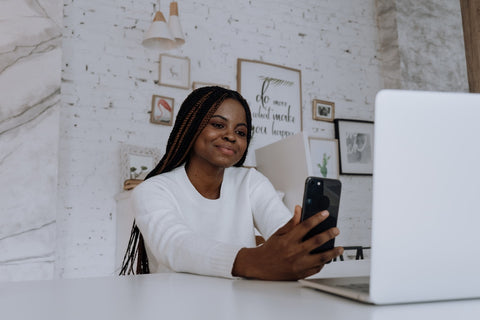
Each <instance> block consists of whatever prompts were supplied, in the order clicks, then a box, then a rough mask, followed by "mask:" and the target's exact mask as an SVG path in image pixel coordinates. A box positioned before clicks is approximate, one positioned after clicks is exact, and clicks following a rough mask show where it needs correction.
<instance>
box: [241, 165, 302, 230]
mask: <svg viewBox="0 0 480 320" xmlns="http://www.w3.org/2000/svg"><path fill="white" fill-rule="evenodd" d="M250 170H251V172H250V181H249V183H250V199H251V203H252V210H253V217H254V221H255V227H256V228H257V229H258V231H260V233H261V234H262V236H263V237H264V238H265V239H268V238H270V236H271V235H272V234H274V233H275V231H277V230H278V229H279V228H280V227H282V226H283V225H284V224H286V223H287V222H288V221H289V220H290V219H291V218H292V216H293V213H290V211H289V210H288V208H287V207H286V206H285V204H284V203H283V202H282V200H281V199H280V197H279V196H278V194H277V192H276V190H275V188H274V187H273V185H272V184H271V182H270V181H269V180H268V179H267V178H266V177H265V176H264V175H262V174H261V173H260V172H258V171H257V170H255V169H250Z"/></svg>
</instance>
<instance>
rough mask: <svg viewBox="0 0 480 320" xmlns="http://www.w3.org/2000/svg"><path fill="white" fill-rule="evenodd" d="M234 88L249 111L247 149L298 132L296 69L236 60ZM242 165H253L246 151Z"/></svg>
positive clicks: (299, 110)
mask: <svg viewBox="0 0 480 320" xmlns="http://www.w3.org/2000/svg"><path fill="white" fill-rule="evenodd" d="M237 90H238V91H239V92H240V93H241V94H242V96H243V97H244V98H245V99H246V100H247V102H248V104H249V105H250V109H251V110H252V125H253V135H252V141H251V142H250V150H252V151H254V150H255V149H257V148H261V147H263V146H265V145H267V144H270V143H273V142H276V141H278V140H280V139H283V138H285V137H288V136H290V135H294V134H296V133H298V132H301V131H302V84H301V72H300V70H297V69H293V68H288V67H284V66H279V65H275V64H271V63H266V62H262V61H253V60H244V59H238V60H237ZM245 165H246V166H255V152H249V153H248V155H247V158H246V160H245Z"/></svg>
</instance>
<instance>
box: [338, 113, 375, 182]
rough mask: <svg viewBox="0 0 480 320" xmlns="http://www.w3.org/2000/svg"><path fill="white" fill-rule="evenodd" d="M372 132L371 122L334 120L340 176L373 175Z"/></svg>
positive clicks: (372, 125)
mask: <svg viewBox="0 0 480 320" xmlns="http://www.w3.org/2000/svg"><path fill="white" fill-rule="evenodd" d="M373 132H374V124H373V122H372V121H362V120H347V119H335V138H336V139H338V145H339V148H338V149H339V156H340V174H351V175H372V174H373V148H374V145H373Z"/></svg>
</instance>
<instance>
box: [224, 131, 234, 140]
mask: <svg viewBox="0 0 480 320" xmlns="http://www.w3.org/2000/svg"><path fill="white" fill-rule="evenodd" d="M223 140H225V141H228V142H235V135H234V134H233V133H231V132H227V133H225V135H224V136H223Z"/></svg>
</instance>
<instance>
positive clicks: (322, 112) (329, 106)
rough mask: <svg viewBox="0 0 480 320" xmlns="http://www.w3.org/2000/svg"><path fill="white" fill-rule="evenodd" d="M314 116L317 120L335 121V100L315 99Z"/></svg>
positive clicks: (313, 101) (313, 104)
mask: <svg viewBox="0 0 480 320" xmlns="http://www.w3.org/2000/svg"><path fill="white" fill-rule="evenodd" d="M312 118H313V120H317V121H329V122H333V120H334V119H335V102H331V101H326V100H319V99H313V100H312Z"/></svg>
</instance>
